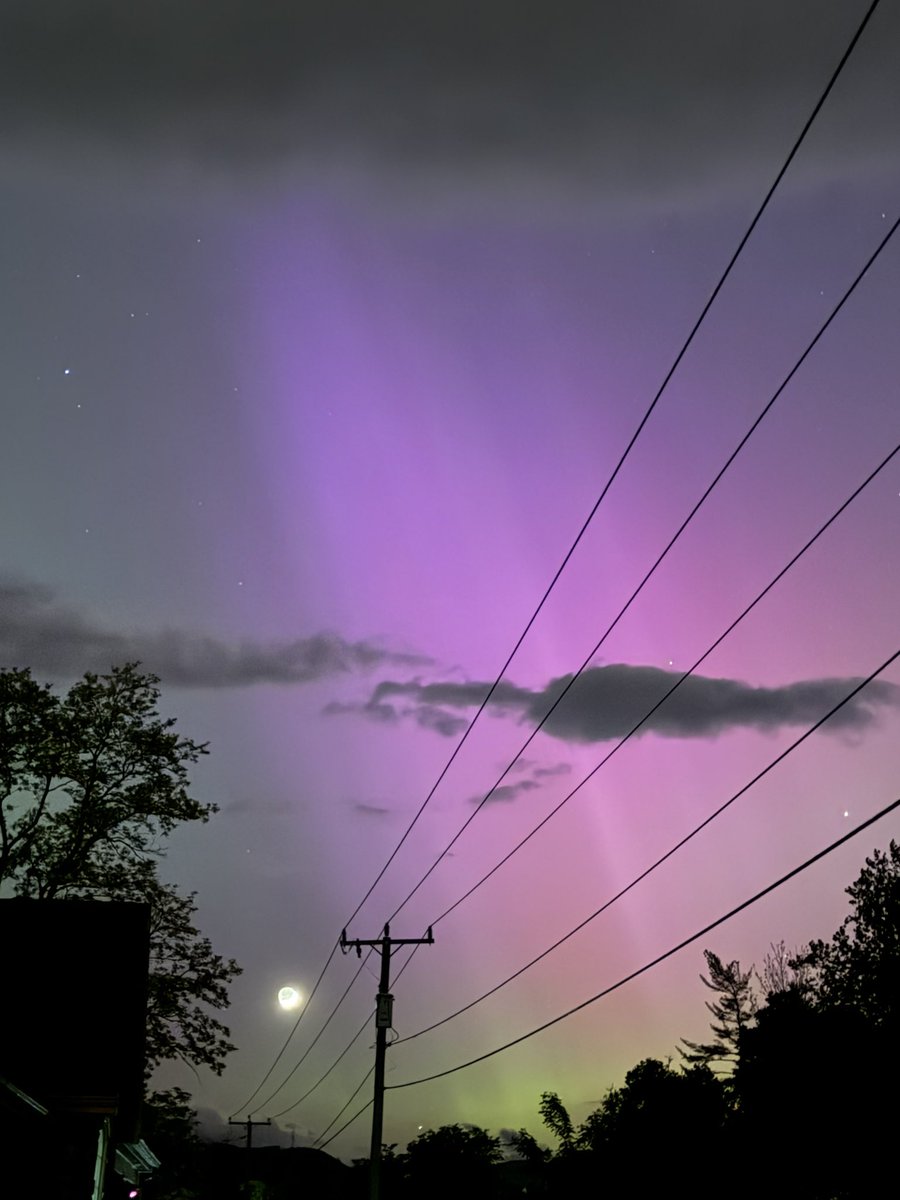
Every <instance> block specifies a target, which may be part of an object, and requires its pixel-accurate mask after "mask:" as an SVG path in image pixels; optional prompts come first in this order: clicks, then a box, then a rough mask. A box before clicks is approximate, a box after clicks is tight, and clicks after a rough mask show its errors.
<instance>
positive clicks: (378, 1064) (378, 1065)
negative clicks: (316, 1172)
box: [341, 925, 434, 1200]
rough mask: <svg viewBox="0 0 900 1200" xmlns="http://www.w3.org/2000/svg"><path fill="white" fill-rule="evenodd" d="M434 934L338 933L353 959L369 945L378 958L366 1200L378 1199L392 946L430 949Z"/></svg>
mask: <svg viewBox="0 0 900 1200" xmlns="http://www.w3.org/2000/svg"><path fill="white" fill-rule="evenodd" d="M433 944H434V935H433V933H432V932H431V926H430V925H429V926H428V933H427V934H426V935H425V937H423V938H392V937H391V927H390V925H385V927H384V933H383V934H382V936H381V937H380V938H374V939H372V940H371V941H363V940H361V939H360V938H354V939H353V940H352V941H348V940H347V930H346V929H343V930H341V950H342V951H344V952H345V953H346V951H347V950H348V949H349V948H351V947H352V948H353V949H355V950H356V956H357V958H359V957H361V956H362V948H363V946H371V947H372V949H373V950H377V951H378V953H379V954H380V955H381V977H380V979H379V981H378V995H377V996H376V997H375V1093H374V1097H373V1102H372V1143H371V1149H370V1151H369V1200H380V1197H381V1127H382V1124H383V1121H384V1055H385V1050H386V1049H387V1032H388V1030H389V1029H390V1028H391V1027H392V1025H393V1016H394V997H393V996H392V995H391V994H390V991H389V989H390V986H391V947H392V946H431V945H433Z"/></svg>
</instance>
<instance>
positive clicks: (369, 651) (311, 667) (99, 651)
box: [0, 582, 427, 688]
mask: <svg viewBox="0 0 900 1200" xmlns="http://www.w3.org/2000/svg"><path fill="white" fill-rule="evenodd" d="M135 661H137V662H140V663H141V664H142V665H143V666H144V667H145V668H147V670H150V671H153V672H154V673H155V674H157V675H159V677H160V678H161V679H162V680H163V682H164V683H166V684H169V685H171V686H175V687H196V688H226V687H248V686H251V685H253V684H260V683H277V684H298V683H313V682H315V681H316V680H319V679H324V678H328V677H330V676H334V675H343V674H348V673H351V672H358V671H370V670H372V669H374V668H376V667H379V666H384V665H393V666H399V665H402V664H406V665H408V666H413V665H417V664H422V663H423V662H425V661H427V660H425V659H422V658H421V657H420V656H418V655H414V654H404V653H399V652H395V651H392V650H387V649H385V648H384V647H383V646H379V645H376V644H375V643H373V642H366V641H354V642H351V641H348V640H347V639H346V638H342V637H341V636H340V635H339V634H336V633H330V632H325V633H316V634H312V635H311V636H309V637H303V638H295V639H292V640H289V641H283V642H254V641H250V640H244V641H241V642H237V643H232V642H226V641H224V640H222V639H218V638H214V637H210V636H208V635H204V634H199V633H191V632H189V631H187V630H172V629H170V630H164V631H162V632H159V633H144V632H127V633H126V632H120V631H116V630H110V629H106V628H104V627H103V626H102V625H100V624H99V622H96V621H94V620H92V619H90V618H88V617H86V616H84V615H83V614H82V613H80V612H77V611H76V610H74V609H72V608H70V607H68V606H66V605H64V604H61V603H60V602H59V601H58V600H57V599H56V597H55V595H54V593H53V592H52V591H51V590H50V589H48V588H44V587H41V586H38V585H35V584H31V583H21V582H5V583H2V582H0V664H2V665H3V666H7V667H31V669H32V670H33V671H34V672H35V673H36V674H39V675H49V676H53V677H62V678H68V679H72V678H77V677H78V676H80V675H82V674H83V673H84V672H85V671H95V672H100V673H102V672H104V671H108V670H109V669H110V667H111V666H113V665H115V664H120V663H124V662H135Z"/></svg>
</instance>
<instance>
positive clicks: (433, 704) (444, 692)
mask: <svg viewBox="0 0 900 1200" xmlns="http://www.w3.org/2000/svg"><path fill="white" fill-rule="evenodd" d="M679 679H680V675H679V673H678V672H675V671H666V670H663V669H661V668H659V667H641V666H630V665H628V664H626V663H613V664H609V665H605V666H597V667H590V668H588V669H587V670H586V671H584V673H583V674H582V675H581V676H580V677H579V678H578V679H577V680H576V681H575V683H574V684H573V685H572V687H571V690H570V691H569V692H568V693H567V694H566V695H565V696H564V697H563V699H562V700H560V703H559V705H558V707H556V708H555V709H554V710H553V712H552V713H551V715H550V716H549V718H548V719H547V721H546V723H545V724H544V726H543V730H544V732H545V733H547V734H549V735H550V736H551V737H555V738H559V739H560V740H562V741H566V742H576V743H593V742H606V741H611V740H614V739H618V738H621V737H623V736H624V735H625V734H627V733H629V732H630V731H631V730H632V729H633V728H634V726H636V725H637V724H638V722H639V721H641V720H642V718H644V717H645V716H646V714H647V713H648V712H649V711H650V710H651V709H652V708H653V707H654V705H655V704H657V703H659V701H660V700H662V698H663V696H665V695H666V693H667V692H668V691H669V689H670V688H672V687H673V685H674V684H676V683H677V682H678V680H679ZM571 680H572V676H571V675H563V676H560V677H558V678H556V679H551V680H550V682H549V683H548V684H547V685H546V686H545V687H543V688H541V689H538V690H532V689H529V688H523V687H517V686H516V685H515V684H511V683H502V684H501V685H500V686H499V687H498V688H497V690H496V691H495V693H494V696H493V697H492V699H491V702H490V704H489V705H488V709H487V711H488V712H489V713H490V714H491V715H492V716H494V717H507V718H513V719H515V720H518V721H520V722H522V723H525V724H529V725H537V723H538V722H539V721H540V720H541V719H542V718H543V717H544V715H545V714H546V713H547V712H548V710H549V709H550V708H551V706H552V705H553V704H554V703H555V702H556V701H557V700H559V699H560V697H561V696H562V694H563V692H564V691H565V689H566V687H567V686H568V684H569V683H570V682H571ZM859 682H860V681H859V680H858V679H853V678H844V679H841V678H823V679H807V680H801V681H800V682H798V683H790V684H786V685H784V686H782V687H753V686H752V685H751V684H749V683H744V682H743V681H741V680H737V679H714V678H710V677H709V676H704V675H691V676H689V677H688V678H687V679H685V680H684V682H683V683H682V684H681V685H680V686H679V687H678V689H677V691H675V692H674V693H673V694H672V696H670V697H669V698H668V699H667V700H665V702H664V703H663V704H662V705H661V707H660V708H659V709H658V711H657V712H655V713H654V714H653V716H652V717H650V719H649V720H648V721H647V722H646V723H645V724H644V725H642V726H641V729H640V730H639V731H638V732H639V733H640V734H647V733H655V734H657V735H659V736H661V737H675V738H709V737H717V736H718V735H720V734H723V733H727V732H728V731H730V730H735V729H754V730H757V731H759V732H773V731H775V730H777V729H781V728H783V727H785V726H792V725H811V724H812V723H813V722H815V721H817V720H819V719H820V718H821V717H822V716H824V714H825V713H826V712H827V711H828V710H829V709H830V708H832V707H833V706H834V705H835V704H837V703H838V702H839V701H840V700H841V699H843V697H844V696H845V695H846V694H847V693H848V692H849V691H851V690H852V688H853V687H854V686H855V685H856V684H857V683H859ZM489 688H490V684H488V683H479V682H472V681H470V682H466V683H452V682H450V683H448V682H444V681H441V682H436V683H423V682H422V681H421V680H418V679H416V680H407V681H394V680H384V681H382V682H381V683H379V684H378V685H377V686H376V687H375V689H374V690H373V692H372V695H371V697H370V698H369V700H368V701H367V702H366V703H364V704H361V705H343V706H341V710H340V711H343V712H351V711H352V712H355V713H358V714H360V715H363V716H374V717H377V719H378V720H381V721H383V722H400V721H403V720H413V721H415V722H417V723H418V724H420V725H424V726H426V727H427V728H429V729H433V730H435V731H436V732H437V733H442V734H444V735H445V736H452V735H453V734H455V733H456V731H457V730H458V728H459V727H460V726H463V727H464V726H465V724H466V723H467V721H468V720H469V719H470V718H469V717H468V715H466V716H462V715H460V714H461V713H462V712H465V713H466V714H468V712H469V710H474V709H475V708H477V706H478V705H479V704H480V703H481V702H482V700H483V699H484V697H485V696H486V695H487V693H488V690H489ZM898 706H900V687H897V686H896V685H895V684H891V683H886V682H883V681H880V680H875V681H873V682H872V683H870V684H869V685H868V687H866V688H865V690H864V691H862V692H860V694H859V695H858V696H856V697H855V698H854V699H853V700H852V701H851V702H850V703H848V704H846V705H845V706H844V707H843V708H841V709H839V710H838V711H837V712H836V713H835V715H834V716H833V717H831V718H830V720H829V721H828V723H827V725H825V726H824V728H825V729H826V730H833V731H839V730H840V731H859V730H862V729H865V728H867V727H868V726H869V725H871V724H872V722H873V721H874V720H875V718H876V716H877V714H878V712H879V710H881V709H883V708H886V707H898ZM333 711H337V710H333ZM567 769H568V768H567V766H566V764H559V765H558V766H557V767H542V768H537V769H536V770H535V771H534V773H533V775H532V776H531V779H532V780H534V781H536V780H538V779H539V778H540V777H541V776H540V775H539V774H538V772H539V771H540V772H542V773H543V774H545V775H546V774H552V773H563V772H564V771H565V770H567ZM509 786H510V787H516V786H517V785H516V784H512V785H509ZM501 798H510V797H501Z"/></svg>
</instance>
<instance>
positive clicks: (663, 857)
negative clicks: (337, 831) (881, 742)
mask: <svg viewBox="0 0 900 1200" xmlns="http://www.w3.org/2000/svg"><path fill="white" fill-rule="evenodd" d="M898 449H900V447H898ZM897 658H900V650H897V651H896V652H895V653H894V654H892V655H891V657H890V658H889V659H887V660H886V661H885V662H883V663H882V664H881V666H880V667H878V668H877V669H876V670H874V671H873V672H872V673H871V674H870V675H868V676H866V678H865V679H863V680H861V681H860V682H859V683H858V684H857V685H856V686H855V687H854V688H853V689H852V690H851V691H849V692H848V693H847V694H846V695H845V696H844V697H842V699H841V700H839V701H838V703H837V704H835V705H833V706H832V708H830V709H829V710H828V712H827V713H825V715H824V716H822V717H820V718H819V720H818V721H816V722H815V723H814V724H813V725H811V726H810V727H809V729H806V730H804V732H803V733H802V734H801V735H800V736H799V737H798V738H796V740H795V741H793V742H791V744H790V745H789V746H787V747H786V748H785V749H784V750H782V752H781V753H780V754H778V755H776V757H775V758H773V759H772V760H771V762H769V763H768V764H767V765H766V766H765V767H763V768H762V770H761V771H758V772H757V773H756V774H755V775H754V776H753V778H752V779H751V780H750V781H749V782H748V783H745V784H744V786H743V787H742V788H739V789H738V791H736V792H735V793H734V795H732V796H730V797H729V798H728V799H727V800H726V801H725V802H724V803H723V804H720V805H719V807H718V808H716V809H715V810H714V811H713V812H711V813H710V814H709V816H708V817H706V818H705V819H704V820H703V821H701V822H700V824H699V825H696V826H695V827H694V828H693V829H692V830H691V831H690V833H687V834H685V836H684V837H683V838H681V839H680V840H679V841H677V842H676V843H675V845H674V846H672V847H671V848H670V849H669V850H667V851H666V852H665V854H663V855H661V856H660V857H659V858H658V859H657V860H656V861H655V862H654V863H652V864H651V865H650V866H649V867H647V868H646V869H645V870H643V871H641V873H640V874H639V875H637V876H635V878H634V879H632V880H631V882H630V883H628V884H626V885H625V887H623V888H621V889H620V890H619V891H618V892H616V894H615V895H614V896H612V897H611V898H610V899H609V900H607V901H606V902H605V903H604V904H601V906H600V907H599V908H598V909H596V911H594V912H592V913H591V915H590V916H588V917H585V918H584V920H583V921H580V922H579V923H578V924H577V925H576V926H575V928H574V929H570V930H569V932H568V933H566V934H564V936H563V937H561V938H559V939H558V940H557V941H555V942H554V943H553V945H552V946H548V947H547V948H546V950H543V951H541V953H540V954H538V955H537V956H536V957H535V958H533V959H532V960H531V961H530V962H527V963H526V964H525V965H524V966H523V967H520V968H519V969H518V970H517V971H514V972H513V974H512V975H508V976H507V977H506V979H503V980H501V982H500V983H498V984H496V985H495V986H494V987H492V988H491V989H490V990H489V991H487V992H484V993H483V995H481V996H478V997H477V998H476V999H475V1000H471V1001H470V1002H469V1003H468V1004H465V1005H463V1006H462V1008H458V1009H457V1010H456V1011H455V1012H452V1013H450V1014H449V1015H448V1016H446V1017H443V1018H442V1019H441V1020H440V1021H435V1022H433V1023H432V1024H431V1025H426V1026H425V1028H424V1029H419V1030H417V1032H416V1033H411V1034H409V1035H408V1036H407V1037H403V1038H399V1039H398V1043H399V1042H411V1041H412V1040H413V1039H414V1038H417V1037H421V1036H422V1035H423V1034H425V1033H430V1032H431V1031H432V1030H433V1029H438V1028H439V1027H440V1026H441V1025H446V1024H447V1023H448V1022H449V1021H452V1020H454V1018H456V1017H459V1016H461V1015H462V1014H463V1013H464V1012H468V1011H469V1010H470V1009H472V1008H475V1006H476V1005H478V1004H480V1003H481V1002H482V1000H487V998H488V997H489V996H493V995H494V993H495V992H499V991H500V989H501V988H504V987H506V985H507V984H508V983H512V981H513V980H514V979H518V978H519V976H520V975H524V974H525V972H526V971H528V970H529V969H530V968H531V967H533V966H534V965H535V964H536V963H539V962H540V961H541V959H543V958H546V957H547V956H548V955H549V954H552V953H553V951H554V950H556V949H558V948H559V947H560V946H562V945H563V943H564V942H567V941H568V940H569V938H572V937H574V936H575V934H576V933H580V932H581V930H582V929H584V928H585V926H586V925H589V924H590V923H591V921H593V920H594V919H595V918H596V917H599V916H600V915H601V913H604V912H606V910H607V909H609V908H612V906H613V905H614V904H615V903H616V901H618V900H621V899H622V897H623V896H625V895H627V894H628V892H630V891H632V889H633V888H635V887H637V885H638V884H639V883H641V882H643V880H645V879H646V878H647V876H648V875H651V874H652V873H653V872H654V871H655V870H656V869H657V867H660V866H662V864H663V863H664V862H666V861H667V860H668V859H670V858H671V857H672V856H673V855H674V854H677V852H678V851H679V850H681V849H682V847H683V846H686V845H687V843H688V842H690V841H692V839H693V838H695V837H696V836H697V834H698V833H700V832H701V830H703V829H705V828H706V827H707V825H711V824H712V823H713V821H715V820H716V818H717V817H719V816H721V814H722V813H723V812H725V810H726V809H727V808H730V807H731V805H732V804H734V802H735V801H736V800H738V799H740V797H741V796H743V795H745V794H746V793H747V792H749V790H750V789H751V788H752V787H753V786H754V785H755V784H757V783H759V781H760V780H761V779H762V778H764V776H766V775H768V774H769V772H770V771H772V770H774V768H775V767H777V766H778V764H779V763H780V762H783V761H784V759H785V758H787V756H788V755H789V754H792V753H793V752H794V750H796V749H797V747H798V746H800V745H801V744H802V743H803V742H805V741H806V740H807V738H810V737H812V735H813V734H814V733H815V732H816V731H817V730H818V729H820V728H821V727H822V726H823V725H824V724H825V723H826V721H828V720H830V718H831V717H833V716H834V715H835V713H837V712H839V711H840V710H841V709H842V708H844V707H845V705H847V704H849V703H850V702H851V701H852V700H853V699H854V698H855V697H856V696H857V695H858V694H859V693H860V692H861V691H862V690H863V688H865V687H867V686H868V684H870V683H871V682H872V680H873V679H876V678H877V677H878V676H879V675H881V674H882V672H884V671H886V670H887V668H888V667H889V666H890V665H891V664H892V663H893V662H894V661H895V660H896V659H897ZM682 678H684V676H683V677H682ZM673 690H674V689H673ZM668 694H669V695H671V692H669V693H668ZM657 707H658V706H657ZM644 719H645V720H646V718H644ZM621 744H622V743H621V742H620V743H619V745H621ZM595 769H596V768H595ZM588 778H590V776H588ZM584 782H585V780H582V783H584ZM580 786H581V784H579V787H580ZM554 811H555V810H554ZM459 903H461V901H457V904H459ZM453 907H456V906H455V905H454V906H453ZM449 911H452V909H448V912H449ZM398 1043H395V1044H398Z"/></svg>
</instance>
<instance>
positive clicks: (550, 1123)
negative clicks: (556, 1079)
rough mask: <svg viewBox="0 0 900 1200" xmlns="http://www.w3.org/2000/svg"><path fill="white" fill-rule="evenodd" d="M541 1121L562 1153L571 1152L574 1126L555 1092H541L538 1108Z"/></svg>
mask: <svg viewBox="0 0 900 1200" xmlns="http://www.w3.org/2000/svg"><path fill="white" fill-rule="evenodd" d="M538 1111H539V1112H540V1114H541V1120H542V1121H543V1122H544V1124H545V1125H546V1126H547V1128H548V1129H549V1130H550V1132H551V1133H552V1134H553V1135H554V1136H555V1137H556V1138H557V1139H558V1140H559V1148H560V1151H561V1152H562V1153H564V1154H565V1153H566V1152H568V1151H570V1150H572V1149H573V1148H574V1146H575V1126H574V1125H573V1124H572V1118H571V1117H570V1116H569V1113H568V1111H567V1109H566V1107H565V1105H564V1104H563V1102H562V1100H560V1098H559V1096H558V1095H557V1094H556V1092H542V1093H541V1102H540V1105H539V1106H538Z"/></svg>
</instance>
